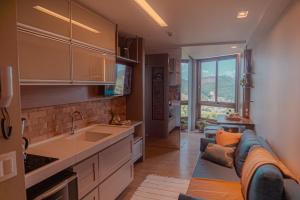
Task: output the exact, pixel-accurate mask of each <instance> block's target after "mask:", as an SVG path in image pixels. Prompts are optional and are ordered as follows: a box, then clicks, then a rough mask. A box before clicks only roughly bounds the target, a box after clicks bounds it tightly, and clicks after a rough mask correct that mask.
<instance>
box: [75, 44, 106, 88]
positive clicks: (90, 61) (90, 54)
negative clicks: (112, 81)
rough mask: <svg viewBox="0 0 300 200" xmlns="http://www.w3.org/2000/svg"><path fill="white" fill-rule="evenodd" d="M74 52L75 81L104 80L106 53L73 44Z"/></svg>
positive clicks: (101, 81)
mask: <svg viewBox="0 0 300 200" xmlns="http://www.w3.org/2000/svg"><path fill="white" fill-rule="evenodd" d="M72 52H73V55H72V57H73V80H74V81H75V82H76V81H79V82H89V81H91V82H99V83H103V82H104V73H105V72H104V71H105V70H104V66H105V60H104V56H105V54H103V53H101V52H99V51H95V50H91V49H88V48H85V47H79V46H75V45H72Z"/></svg>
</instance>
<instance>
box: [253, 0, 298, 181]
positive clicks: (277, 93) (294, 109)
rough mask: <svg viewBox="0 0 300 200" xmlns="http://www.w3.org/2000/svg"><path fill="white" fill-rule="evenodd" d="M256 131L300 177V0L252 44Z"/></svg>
mask: <svg viewBox="0 0 300 200" xmlns="http://www.w3.org/2000/svg"><path fill="white" fill-rule="evenodd" d="M253 62H254V63H253V64H254V72H255V73H256V74H255V75H253V78H254V86H255V88H254V89H253V90H252V94H251V95H252V99H253V100H254V103H252V105H251V106H252V111H251V116H252V119H253V120H254V122H255V124H256V129H257V134H259V135H262V136H263V137H265V138H267V140H268V141H269V142H270V144H271V146H272V147H273V149H274V150H275V152H276V153H277V154H278V155H279V157H280V158H281V159H282V160H283V162H284V163H285V164H286V165H287V166H288V167H289V168H290V170H291V171H292V172H294V174H295V175H296V176H297V177H298V178H299V180H300V156H299V154H300V1H295V3H294V4H292V5H291V7H289V9H288V10H287V11H286V12H285V13H284V15H283V16H282V17H281V18H280V20H279V21H278V22H277V24H275V26H274V27H273V28H272V29H271V30H270V32H269V33H268V34H267V35H266V36H265V37H264V38H263V39H262V40H261V41H260V42H259V43H258V44H257V45H255V46H254V47H253Z"/></svg>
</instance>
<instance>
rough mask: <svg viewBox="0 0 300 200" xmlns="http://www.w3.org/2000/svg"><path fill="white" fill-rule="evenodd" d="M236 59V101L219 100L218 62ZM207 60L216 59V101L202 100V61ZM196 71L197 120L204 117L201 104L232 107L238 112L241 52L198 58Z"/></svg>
mask: <svg viewBox="0 0 300 200" xmlns="http://www.w3.org/2000/svg"><path fill="white" fill-rule="evenodd" d="M232 58H235V59H236V73H235V102H234V103H227V102H218V62H219V61H221V60H227V59H232ZM207 61H216V82H215V94H216V95H215V101H214V102H213V101H201V89H202V88H201V87H202V86H201V75H202V74H201V63H202V62H207ZM196 73H197V85H198V88H197V94H196V95H197V102H196V104H197V106H196V107H197V109H196V116H197V117H196V120H198V119H202V118H201V106H213V107H223V108H224V107H225V108H232V109H235V111H236V112H238V108H239V107H238V104H239V103H238V102H239V82H240V80H239V78H240V75H239V74H240V59H239V54H233V55H227V56H218V57H211V58H205V59H198V60H196Z"/></svg>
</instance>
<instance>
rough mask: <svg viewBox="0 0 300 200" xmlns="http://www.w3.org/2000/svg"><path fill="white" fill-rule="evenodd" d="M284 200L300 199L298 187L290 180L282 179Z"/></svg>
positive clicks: (299, 188)
mask: <svg viewBox="0 0 300 200" xmlns="http://www.w3.org/2000/svg"><path fill="white" fill-rule="evenodd" d="M284 197H285V198H284V199H286V200H296V199H300V185H298V184H297V183H296V182H295V181H294V180H292V179H284Z"/></svg>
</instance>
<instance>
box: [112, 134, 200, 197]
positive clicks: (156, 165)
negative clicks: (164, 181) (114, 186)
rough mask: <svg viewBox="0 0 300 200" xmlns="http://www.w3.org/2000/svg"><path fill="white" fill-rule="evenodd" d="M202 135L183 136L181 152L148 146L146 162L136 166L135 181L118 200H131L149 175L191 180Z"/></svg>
mask: <svg viewBox="0 0 300 200" xmlns="http://www.w3.org/2000/svg"><path fill="white" fill-rule="evenodd" d="M200 137H202V134H187V133H182V134H181V145H180V150H177V149H172V148H164V147H154V146H153V145H151V144H149V145H147V146H146V160H145V161H144V162H139V163H136V164H135V169H134V180H133V182H132V183H131V185H130V186H129V187H128V188H127V189H126V190H125V191H124V192H123V194H121V195H120V197H119V198H118V200H129V199H130V198H131V196H132V195H133V193H134V191H135V190H136V188H137V187H138V186H139V185H140V184H141V183H142V182H143V180H144V179H145V177H146V176H147V175H149V174H156V175H161V176H169V177H176V178H184V179H190V178H191V176H192V172H193V169H194V166H195V164H196V161H197V157H198V156H199V148H200Z"/></svg>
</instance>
